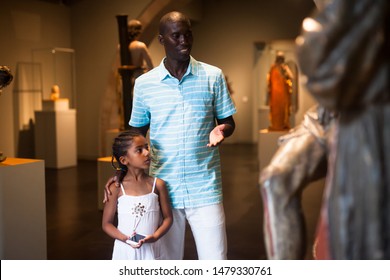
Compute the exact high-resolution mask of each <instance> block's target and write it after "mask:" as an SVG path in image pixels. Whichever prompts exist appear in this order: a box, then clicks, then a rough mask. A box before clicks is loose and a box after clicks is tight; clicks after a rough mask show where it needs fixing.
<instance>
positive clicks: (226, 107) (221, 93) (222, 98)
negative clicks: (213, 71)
mask: <svg viewBox="0 0 390 280" xmlns="http://www.w3.org/2000/svg"><path fill="white" fill-rule="evenodd" d="M214 91H215V97H216V98H215V107H214V110H215V112H214V114H215V117H216V118H217V119H224V118H227V117H230V116H232V115H233V114H235V113H236V111H237V110H236V107H235V105H234V103H233V100H232V98H231V96H230V93H229V91H228V88H227V83H226V80H225V76H224V74H223V73H222V71H221V72H220V75H218V77H217V79H216V82H215V87H214Z"/></svg>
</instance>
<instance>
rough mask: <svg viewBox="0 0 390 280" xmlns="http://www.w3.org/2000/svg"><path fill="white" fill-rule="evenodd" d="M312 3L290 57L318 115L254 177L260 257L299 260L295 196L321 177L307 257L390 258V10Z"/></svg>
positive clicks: (343, 2) (344, 1) (379, 4)
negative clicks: (259, 205)
mask: <svg viewBox="0 0 390 280" xmlns="http://www.w3.org/2000/svg"><path fill="white" fill-rule="evenodd" d="M316 4H317V5H318V6H317V7H318V8H319V11H318V13H317V14H316V15H315V17H313V18H308V19H305V20H304V22H303V31H302V34H301V36H300V37H298V38H297V55H298V60H299V64H300V66H301V67H300V68H301V71H302V73H303V74H304V75H305V76H306V80H307V83H306V86H307V89H308V90H309V92H310V93H311V94H312V95H313V96H314V97H315V98H316V100H317V101H318V103H319V106H318V108H322V109H321V110H323V113H325V116H328V117H325V118H322V117H318V122H317V123H318V124H319V125H317V126H307V125H305V123H307V122H305V120H304V121H303V123H302V125H301V126H300V127H301V128H298V130H299V129H302V128H305V131H306V132H305V133H295V135H296V136H297V137H298V139H299V138H301V140H299V141H298V140H294V139H297V138H294V137H290V138H289V136H292V134H294V132H291V133H289V134H288V135H286V136H285V137H284V139H286V140H287V141H284V142H283V143H282V144H281V146H280V148H279V149H278V151H277V152H276V154H275V156H274V158H273V159H272V160H271V163H270V165H269V166H267V167H266V168H265V169H264V170H262V172H261V175H260V182H259V183H260V186H261V193H262V198H263V201H264V213H265V224H264V233H265V235H266V243H267V254H268V257H269V258H270V259H301V258H303V254H304V246H305V245H304V244H305V229H304V220H303V217H302V216H303V213H302V210H301V205H300V196H301V193H302V191H303V189H304V188H305V186H307V184H308V182H310V181H311V180H314V179H316V178H320V177H323V176H326V186H325V191H324V196H323V203H322V210H321V215H320V220H319V223H318V226H317V234H316V242H315V248H314V249H315V250H314V251H315V256H314V257H315V258H316V259H390V243H389V240H390V215H388V214H389V211H390V122H389V121H388V120H390V92H389V90H390V88H389V78H388V77H389V66H390V64H389V56H388V50H389V48H390V47H389V46H390V45H389V34H388V33H386V32H388V31H387V28H386V27H388V26H389V25H390V23H389V18H390V17H389V7H390V6H389V4H388V1H387V0H377V1H374V2H372V1H370V0H355V1H351V0H323V1H321V0H317V1H316ZM386 52H387V53H386ZM386 54H387V55H386ZM308 114H309V115H310V113H309V112H308ZM320 115H321V114H319V115H318V116H320ZM321 119H322V120H323V121H320V120H321ZM295 132H297V131H295ZM305 135H306V136H305ZM324 163H325V167H324Z"/></svg>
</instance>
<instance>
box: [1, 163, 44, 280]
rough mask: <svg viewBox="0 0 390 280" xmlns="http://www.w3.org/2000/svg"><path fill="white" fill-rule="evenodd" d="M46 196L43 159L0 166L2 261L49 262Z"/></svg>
mask: <svg viewBox="0 0 390 280" xmlns="http://www.w3.org/2000/svg"><path fill="white" fill-rule="evenodd" d="M45 197H46V196H45V165H44V162H43V161H42V160H31V159H20V158H7V159H6V160H5V161H4V162H2V163H0V257H1V259H2V260H45V259H47V250H46V249H47V245H46V198H45ZM15 273H17V272H15Z"/></svg>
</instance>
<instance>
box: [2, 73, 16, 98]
mask: <svg viewBox="0 0 390 280" xmlns="http://www.w3.org/2000/svg"><path fill="white" fill-rule="evenodd" d="M13 78H14V77H13V75H12V73H11V70H10V69H9V68H8V67H7V66H0V94H1V91H2V89H3V88H5V87H6V86H8V85H9V84H10V83H11V82H12V80H13Z"/></svg>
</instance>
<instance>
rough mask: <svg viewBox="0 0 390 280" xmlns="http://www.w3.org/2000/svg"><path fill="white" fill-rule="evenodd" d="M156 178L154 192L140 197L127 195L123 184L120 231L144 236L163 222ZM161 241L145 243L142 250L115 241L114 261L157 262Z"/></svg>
mask: <svg viewBox="0 0 390 280" xmlns="http://www.w3.org/2000/svg"><path fill="white" fill-rule="evenodd" d="M156 179H157V178H154V182H153V188H152V192H151V193H148V194H145V195H140V196H130V195H126V193H125V190H124V188H123V185H122V184H121V188H122V192H123V195H122V196H120V197H119V198H118V206H117V212H118V229H119V230H120V231H121V232H122V233H124V234H126V235H129V236H130V235H131V234H132V233H133V232H137V233H140V234H143V235H150V234H153V233H154V232H155V231H156V229H157V228H158V226H159V224H160V222H161V210H160V205H159V201H158V195H157V194H156V193H155V192H154V189H155V186H156ZM159 243H160V242H159V240H158V241H157V242H154V243H144V244H143V245H142V246H141V248H138V249H134V248H133V247H131V246H130V245H129V244H127V243H125V242H123V241H120V240H117V239H116V240H115V242H114V249H113V253H112V259H113V260H155V259H159V258H160V245H159Z"/></svg>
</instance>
